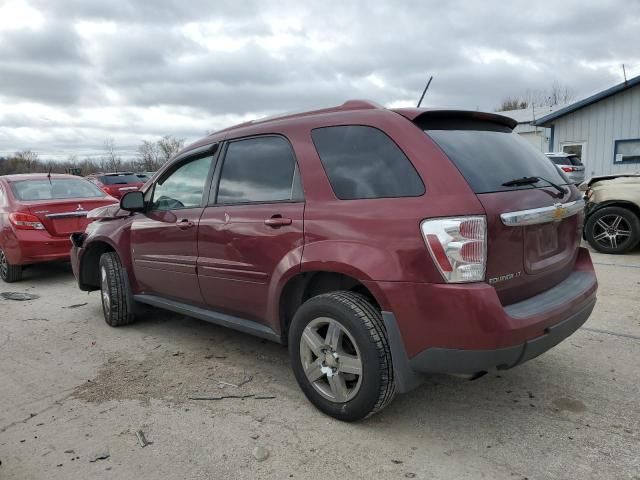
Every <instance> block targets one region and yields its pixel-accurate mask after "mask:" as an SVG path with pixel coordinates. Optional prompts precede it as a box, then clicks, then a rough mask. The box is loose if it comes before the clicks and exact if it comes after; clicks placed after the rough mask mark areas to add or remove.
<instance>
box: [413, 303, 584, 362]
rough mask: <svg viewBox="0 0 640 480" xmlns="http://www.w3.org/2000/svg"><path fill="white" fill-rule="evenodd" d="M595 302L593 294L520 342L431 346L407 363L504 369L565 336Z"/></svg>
mask: <svg viewBox="0 0 640 480" xmlns="http://www.w3.org/2000/svg"><path fill="white" fill-rule="evenodd" d="M595 304H596V299H595V298H594V299H592V300H590V301H589V302H588V303H587V304H586V305H585V306H584V307H583V308H582V309H581V310H580V311H578V312H577V313H574V314H573V315H571V316H570V317H569V318H567V319H566V320H563V321H562V322H560V323H557V324H555V325H553V326H551V327H548V328H546V329H545V333H544V334H543V335H541V336H539V337H537V338H534V339H531V340H527V341H526V342H524V343H523V344H519V345H514V346H512V347H505V348H498V349H495V350H455V349H450V348H430V349H428V350H425V351H424V352H422V353H420V354H418V355H416V356H415V357H413V358H412V359H411V360H410V362H409V363H410V365H411V368H412V370H415V371H419V372H452V373H461V374H475V373H478V372H483V371H487V370H491V369H494V368H495V369H498V370H506V369H508V368H512V367H515V366H516V365H519V364H521V363H524V362H526V361H527V360H531V359H532V358H535V357H537V356H538V355H540V354H542V353H544V352H546V351H547V350H549V349H550V348H552V347H554V346H556V345H557V344H558V343H560V342H561V341H562V340H564V339H565V338H567V337H568V336H569V335H571V334H572V333H573V332H575V331H576V330H577V329H578V328H580V327H581V326H582V324H583V323H584V322H586V321H587V318H589V315H591V312H592V311H593V307H594V306H595Z"/></svg>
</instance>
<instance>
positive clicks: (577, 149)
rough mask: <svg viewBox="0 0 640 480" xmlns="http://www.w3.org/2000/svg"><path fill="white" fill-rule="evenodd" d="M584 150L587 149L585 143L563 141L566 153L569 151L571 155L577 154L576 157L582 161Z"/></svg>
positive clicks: (563, 148) (563, 149)
mask: <svg viewBox="0 0 640 480" xmlns="http://www.w3.org/2000/svg"><path fill="white" fill-rule="evenodd" d="M584 150H585V144H584V143H563V144H562V151H563V152H564V153H568V154H569V155H575V156H576V157H578V159H579V160H580V161H582V159H583V158H584Z"/></svg>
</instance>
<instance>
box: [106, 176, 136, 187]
mask: <svg viewBox="0 0 640 480" xmlns="http://www.w3.org/2000/svg"><path fill="white" fill-rule="evenodd" d="M98 178H99V180H100V181H101V182H102V183H104V184H105V185H120V184H126V183H140V181H141V180H140V179H139V178H138V176H137V175H133V174H131V175H103V176H101V177H98Z"/></svg>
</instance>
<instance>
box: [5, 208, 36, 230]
mask: <svg viewBox="0 0 640 480" xmlns="http://www.w3.org/2000/svg"><path fill="white" fill-rule="evenodd" d="M9 220H10V221H11V223H12V224H13V226H14V227H16V228H17V229H18V230H44V225H42V223H40V219H39V218H38V217H36V216H35V215H31V214H30V213H21V212H14V213H10V214H9Z"/></svg>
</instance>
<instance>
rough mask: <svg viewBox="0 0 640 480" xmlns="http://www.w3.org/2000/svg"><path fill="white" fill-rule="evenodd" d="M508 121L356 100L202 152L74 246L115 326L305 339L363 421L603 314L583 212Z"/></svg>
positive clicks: (304, 385) (321, 400)
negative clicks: (597, 311) (156, 321)
mask: <svg viewBox="0 0 640 480" xmlns="http://www.w3.org/2000/svg"><path fill="white" fill-rule="evenodd" d="M514 126H515V122H514V121H513V120H512V119H510V118H507V117H504V116H500V115H497V114H493V113H480V112H469V111H457V110H429V109H415V108H404V109H392V110H389V109H385V108H382V107H381V106H379V105H376V104H374V103H371V102H366V101H357V100H355V101H348V102H346V103H345V104H343V105H341V106H339V107H335V108H328V109H323V110H316V111H311V112H306V113H299V114H290V115H284V116H279V117H272V118H269V119H263V120H258V121H252V122H247V123H243V124H241V125H237V126H235V127H231V128H228V129H226V130H222V131H219V132H216V133H214V134H212V135H209V136H207V137H206V138H204V139H202V140H200V141H198V142H196V143H194V144H192V145H190V146H188V147H186V148H185V149H184V150H183V151H182V152H181V153H179V154H178V155H177V156H176V157H175V158H174V159H173V160H172V161H170V162H168V163H167V164H165V165H164V166H163V167H162V169H161V170H160V171H158V172H157V173H156V175H155V176H154V178H153V180H151V181H150V182H148V183H147V184H146V185H145V186H144V187H143V188H142V189H141V191H137V192H130V193H127V194H126V195H125V196H124V197H123V198H122V199H121V203H120V205H119V206H118V205H113V206H111V207H102V208H98V209H96V210H94V211H93V212H91V214H90V215H89V216H90V218H92V219H94V220H95V221H94V222H93V223H91V224H89V226H88V227H87V229H86V231H85V232H83V233H78V234H74V235H73V236H72V241H73V244H74V246H73V250H72V263H73V269H74V273H75V275H76V277H77V280H78V284H79V286H80V288H81V289H82V290H87V291H91V290H101V298H102V307H103V311H104V317H105V320H106V322H107V323H108V324H109V325H112V326H121V325H126V324H128V323H130V322H131V321H132V320H133V318H134V311H135V308H134V307H135V305H136V304H138V303H141V304H148V305H152V306H155V307H160V308H164V309H167V310H171V311H174V312H178V313H180V314H185V315H189V316H192V317H196V318H199V319H202V320H206V321H209V322H213V323H215V324H218V325H224V326H227V327H230V328H235V329H237V330H240V331H243V332H246V333H250V334H253V335H257V336H259V337H262V338H266V339H269V340H273V341H276V342H280V343H282V344H287V345H288V348H289V355H290V359H291V364H292V368H293V371H294V373H295V377H296V380H297V382H298V384H299V385H300V388H301V389H302V391H303V392H304V394H305V395H306V396H307V398H308V399H309V400H310V401H311V402H312V403H313V404H314V405H315V406H316V407H317V408H318V409H320V410H321V411H323V412H325V413H327V414H329V415H331V416H333V417H336V418H338V419H340V420H346V421H353V420H358V419H361V418H364V417H367V416H369V415H372V414H373V413H375V412H377V411H379V410H381V409H382V408H384V407H385V406H386V405H387V404H388V403H389V402H390V401H391V400H392V398H393V397H394V395H395V393H396V392H400V393H402V392H407V391H409V390H411V389H412V388H414V387H415V386H416V385H418V384H419V383H420V381H421V378H422V377H423V376H424V375H425V374H429V373H451V374H463V375H468V376H479V375H481V374H483V373H485V372H487V371H488V370H490V369H508V368H511V367H514V366H516V365H518V364H521V363H522V362H525V361H527V360H530V359H532V358H534V357H536V356H538V355H540V354H541V353H543V352H545V351H546V350H548V349H549V348H551V347H553V346H554V345H556V344H558V343H559V342H560V341H562V340H563V339H565V338H566V337H568V336H569V335H571V334H572V333H573V332H574V331H575V330H576V329H578V328H579V327H580V326H581V325H582V324H583V323H584V322H585V321H586V319H587V318H588V317H589V315H590V313H591V311H592V310H593V307H594V304H595V301H596V298H595V296H596V289H597V281H596V276H595V274H594V270H593V265H592V263H591V258H590V256H589V253H588V251H587V250H585V249H584V248H581V247H580V239H581V236H582V224H583V219H584V201H583V200H582V198H581V196H580V193H579V192H578V190H577V189H576V188H575V186H574V185H572V184H571V183H570V182H569V181H568V180H567V178H566V177H565V176H564V174H563V173H561V172H560V171H559V170H558V169H557V168H556V167H555V165H553V163H552V162H550V161H549V159H547V158H546V157H545V156H544V155H543V154H542V153H540V152H538V151H536V150H535V149H534V148H533V147H531V146H529V145H528V144H527V142H526V141H524V140H522V139H521V138H520V137H519V136H518V135H517V134H515V133H513V132H512V129H513V127H514Z"/></svg>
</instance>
